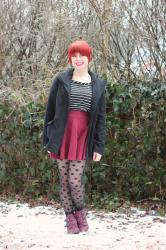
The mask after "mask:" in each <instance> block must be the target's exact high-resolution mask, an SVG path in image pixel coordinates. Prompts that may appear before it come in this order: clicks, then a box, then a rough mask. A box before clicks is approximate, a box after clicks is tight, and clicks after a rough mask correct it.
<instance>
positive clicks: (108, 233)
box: [0, 202, 166, 250]
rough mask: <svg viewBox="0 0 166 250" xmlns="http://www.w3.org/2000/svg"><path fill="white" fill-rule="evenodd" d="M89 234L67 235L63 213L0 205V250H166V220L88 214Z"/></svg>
mask: <svg viewBox="0 0 166 250" xmlns="http://www.w3.org/2000/svg"><path fill="white" fill-rule="evenodd" d="M88 222H89V226H90V230H89V232H88V233H80V234H75V235H74V234H70V235H69V234H67V232H66V227H64V225H65V215H64V212H63V210H62V209H57V208H54V207H52V206H47V207H45V206H37V207H34V208H30V207H29V205H28V204H26V203H25V204H19V203H14V204H8V203H5V202H0V249H16V250H21V249H24V250H26V249H32V250H38V249H39V250H43V249H51V250H61V249H63V250H64V249H67V250H113V249H116V250H145V249H148V250H166V218H164V217H159V216H153V215H151V216H150V215H146V213H145V212H143V211H139V210H138V209H136V208H131V209H130V213H128V214H126V213H122V212H121V213H103V212H96V211H92V210H91V211H88Z"/></svg>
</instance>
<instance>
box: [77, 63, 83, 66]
mask: <svg viewBox="0 0 166 250" xmlns="http://www.w3.org/2000/svg"><path fill="white" fill-rule="evenodd" d="M83 64H84V63H76V65H77V66H81V65H83Z"/></svg>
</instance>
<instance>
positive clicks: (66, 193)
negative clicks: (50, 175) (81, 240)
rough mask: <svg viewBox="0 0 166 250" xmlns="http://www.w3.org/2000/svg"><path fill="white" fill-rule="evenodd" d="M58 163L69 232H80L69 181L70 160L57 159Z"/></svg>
mask: <svg viewBox="0 0 166 250" xmlns="http://www.w3.org/2000/svg"><path fill="white" fill-rule="evenodd" d="M57 164H58V169H59V173H60V199H61V203H62V206H63V209H64V211H65V214H66V226H67V232H68V233H74V234H75V233H79V232H80V230H79V228H78V225H77V221H76V219H75V216H74V214H73V213H72V212H73V203H72V199H71V192H70V187H69V182H68V170H69V161H68V160H59V159H57Z"/></svg>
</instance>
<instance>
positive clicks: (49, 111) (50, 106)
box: [43, 77, 58, 148]
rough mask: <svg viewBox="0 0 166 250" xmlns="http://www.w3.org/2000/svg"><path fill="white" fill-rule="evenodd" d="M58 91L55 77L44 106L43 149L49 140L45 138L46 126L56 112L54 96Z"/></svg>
mask: <svg viewBox="0 0 166 250" xmlns="http://www.w3.org/2000/svg"><path fill="white" fill-rule="evenodd" d="M57 91H58V78H57V77H56V78H55V79H54V80H53V83H52V86H51V88H50V92H49V96H48V100H47V104H46V111H45V118H44V128H43V147H44V148H45V147H46V145H47V143H48V141H49V138H48V137H47V124H48V122H49V121H51V120H53V119H54V115H55V111H56V95H57Z"/></svg>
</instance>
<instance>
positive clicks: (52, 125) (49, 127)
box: [47, 119, 56, 138]
mask: <svg viewBox="0 0 166 250" xmlns="http://www.w3.org/2000/svg"><path fill="white" fill-rule="evenodd" d="M55 128H56V120H55V119H53V120H51V121H49V122H48V123H47V137H48V138H50V135H51V131H52V129H55Z"/></svg>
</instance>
